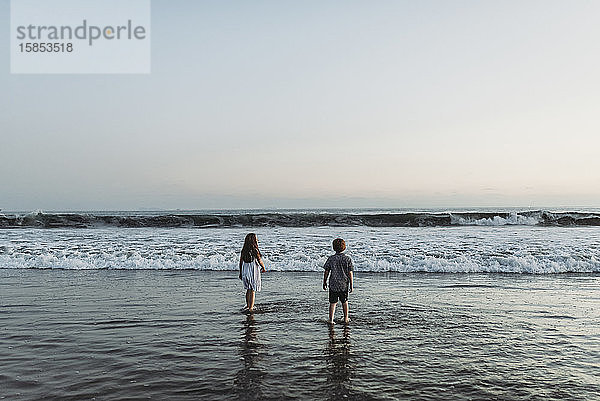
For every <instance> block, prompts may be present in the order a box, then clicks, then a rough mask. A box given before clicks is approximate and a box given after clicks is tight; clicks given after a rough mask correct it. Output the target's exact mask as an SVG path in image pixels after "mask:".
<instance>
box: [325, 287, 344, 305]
mask: <svg viewBox="0 0 600 401" xmlns="http://www.w3.org/2000/svg"><path fill="white" fill-rule="evenodd" d="M338 299H339V300H340V302H341V303H344V302H346V301H347V300H348V291H331V290H330V291H329V303H330V304H336V303H337V301H338Z"/></svg>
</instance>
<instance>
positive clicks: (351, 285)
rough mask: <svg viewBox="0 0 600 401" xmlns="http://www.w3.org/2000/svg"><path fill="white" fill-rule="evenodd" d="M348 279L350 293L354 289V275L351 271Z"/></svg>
mask: <svg viewBox="0 0 600 401" xmlns="http://www.w3.org/2000/svg"><path fill="white" fill-rule="evenodd" d="M348 278H349V279H350V292H352V290H353V289H354V286H353V282H354V274H353V273H352V270H350V272H349V273H348Z"/></svg>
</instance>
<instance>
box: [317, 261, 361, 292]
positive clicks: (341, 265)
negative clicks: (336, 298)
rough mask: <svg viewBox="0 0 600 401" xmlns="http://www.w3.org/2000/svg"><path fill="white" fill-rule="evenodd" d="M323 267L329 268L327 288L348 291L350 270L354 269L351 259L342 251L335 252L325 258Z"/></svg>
mask: <svg viewBox="0 0 600 401" xmlns="http://www.w3.org/2000/svg"><path fill="white" fill-rule="evenodd" d="M323 269H325V270H329V271H330V273H329V290H330V291H336V292H345V291H348V282H349V281H350V278H349V276H350V272H351V271H352V270H354V266H352V259H350V257H349V256H348V255H344V254H343V253H336V254H335V255H331V256H330V257H329V258H327V262H325V265H324V266H323Z"/></svg>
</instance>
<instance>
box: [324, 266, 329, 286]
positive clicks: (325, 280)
mask: <svg viewBox="0 0 600 401" xmlns="http://www.w3.org/2000/svg"><path fill="white" fill-rule="evenodd" d="M327 277H329V270H325V273H323V289H324V290H326V289H327Z"/></svg>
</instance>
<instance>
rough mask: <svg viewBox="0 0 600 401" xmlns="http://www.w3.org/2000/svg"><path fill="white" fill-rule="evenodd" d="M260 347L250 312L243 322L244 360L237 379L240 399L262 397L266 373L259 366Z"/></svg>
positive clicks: (242, 353)
mask: <svg viewBox="0 0 600 401" xmlns="http://www.w3.org/2000/svg"><path fill="white" fill-rule="evenodd" d="M260 348H262V344H260V343H259V342H258V338H257V334H256V321H255V320H254V314H252V313H249V314H248V316H247V317H246V320H245V321H244V324H243V332H242V341H241V342H240V356H241V360H242V362H243V366H242V368H241V369H240V370H239V371H238V373H237V377H236V379H235V385H236V390H237V393H238V397H239V399H242V400H259V399H261V398H262V395H261V394H262V392H261V386H260V384H261V381H262V378H263V376H264V375H265V373H264V372H263V371H262V370H261V369H260V368H259V367H258V366H257V365H258V363H259V361H260Z"/></svg>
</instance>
